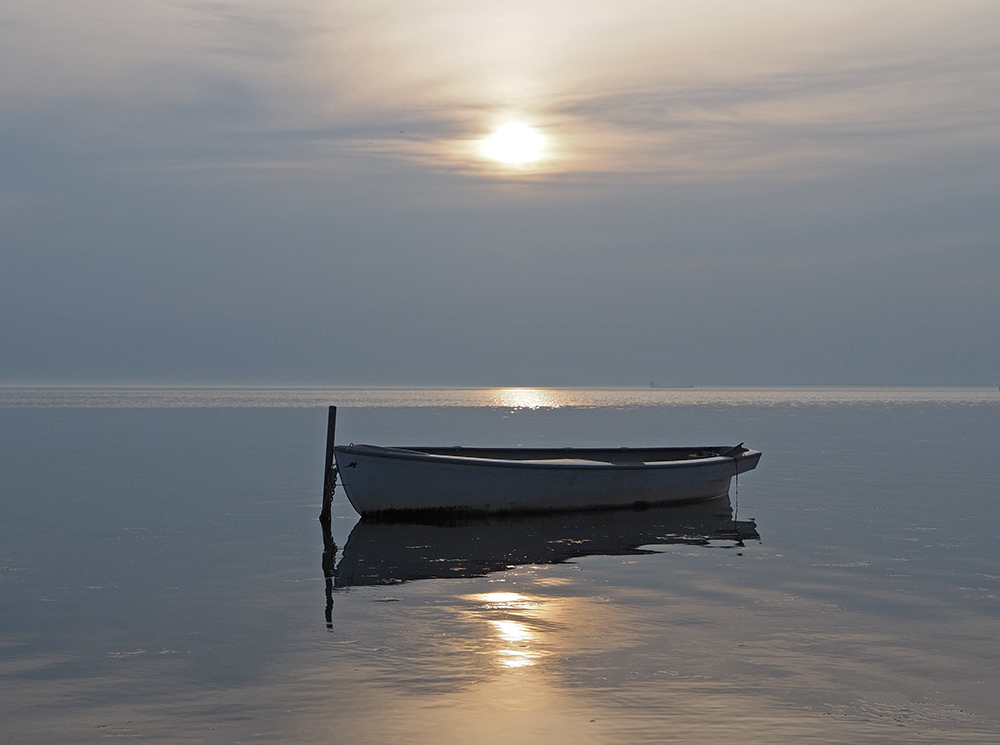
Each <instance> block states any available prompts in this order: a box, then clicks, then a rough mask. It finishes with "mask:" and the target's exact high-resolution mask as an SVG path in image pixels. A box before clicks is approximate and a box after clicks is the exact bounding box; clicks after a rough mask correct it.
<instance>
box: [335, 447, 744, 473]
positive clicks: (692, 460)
mask: <svg viewBox="0 0 1000 745" xmlns="http://www.w3.org/2000/svg"><path fill="white" fill-rule="evenodd" d="M334 449H335V451H341V452H344V453H351V454H357V455H361V456H364V457H371V458H383V459H387V460H409V461H418V462H423V463H428V464H436V465H446V464H447V465H467V466H473V467H493V468H523V469H547V470H616V471H617V470H642V471H649V470H660V469H675V468H692V467H702V466H714V465H719V464H721V463H725V462H728V461H733V462H736V463H739V461H741V460H745V459H747V458H751V457H754V456H759V455H760V453H759V452H758V451H756V450H744V451H742V452H741V453H740V454H739V455H735V456H734V455H714V456H707V457H688V458H684V459H674V460H662V461H632V462H628V461H618V462H615V461H607V460H593V461H590V462H588V460H589V459H586V458H579V459H575V458H567V456H569V455H572V454H582V453H586V452H588V451H589V452H592V453H596V452H601V453H613V452H616V451H615V450H614V449H612V448H530V449H528V450H538V451H546V452H551V453H552V454H553V456H562V458H561V459H560V458H558V457H554V458H552V459H517V458H484V457H476V456H473V455H450V454H447V455H446V454H441V453H428V452H424V451H422V450H415V449H410V448H403V447H386V446H381V445H364V444H362V445H354V444H351V445H337V446H335V448H334ZM482 449H483V450H493V451H504V450H509V451H511V452H516V451H517V449H516V448H482ZM632 449H633V450H657V449H662V450H680V451H683V450H686V449H687V448H632ZM692 449H693V448H692ZM706 449H708V448H706ZM470 450H472V448H470ZM619 450H628V449H625V448H620V449H619ZM560 460H562V462H560Z"/></svg>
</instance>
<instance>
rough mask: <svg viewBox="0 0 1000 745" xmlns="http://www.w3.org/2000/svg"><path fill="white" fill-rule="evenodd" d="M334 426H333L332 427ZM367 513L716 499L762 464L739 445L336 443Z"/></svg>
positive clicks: (350, 490)
mask: <svg viewBox="0 0 1000 745" xmlns="http://www.w3.org/2000/svg"><path fill="white" fill-rule="evenodd" d="M331 431H332V426H331ZM333 451H334V456H335V458H336V465H337V471H338V472H339V475H340V481H341V483H342V484H343V486H344V491H346V492H347V498H348V500H350V502H351V504H352V505H353V506H354V509H355V510H357V511H358V512H359V513H360V514H361V515H362V516H376V517H377V516H384V517H387V518H389V517H392V516H393V515H395V514H398V513H415V512H424V511H432V510H436V511H448V512H468V513H477V512H478V513H511V512H555V511H564V510H590V509H602V508H616V507H618V508H620V507H633V506H642V505H660V504H676V503H683V502H696V501H699V500H704V499H713V498H715V497H721V496H724V495H726V494H728V493H729V486H730V482H731V480H732V478H733V477H734V476H736V475H738V474H740V473H744V472H745V471H750V470H752V469H753V468H755V467H756V466H757V462H758V461H759V460H760V452H758V451H756V450H748V449H746V448H744V447H743V446H742V444H740V445H737V446H736V447H686V448H684V447H680V448H478V447H379V446H375V445H353V444H352V445H337V446H335V447H333Z"/></svg>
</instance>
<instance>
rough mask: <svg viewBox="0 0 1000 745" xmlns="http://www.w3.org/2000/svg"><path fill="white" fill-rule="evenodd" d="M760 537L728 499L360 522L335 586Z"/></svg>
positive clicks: (461, 574)
mask: <svg viewBox="0 0 1000 745" xmlns="http://www.w3.org/2000/svg"><path fill="white" fill-rule="evenodd" d="M745 540H760V535H759V534H758V533H757V526H756V524H755V523H754V521H753V520H741V521H736V520H734V519H733V510H732V505H731V503H730V501H729V497H728V496H725V497H720V498H717V499H712V500H709V501H705V502H698V503H694V504H687V505H678V506H670V507H648V508H645V509H618V510H605V511H594V512H567V513H558V514H541V515H524V516H514V515H509V516H499V515H497V516H493V517H488V518H476V519H471V518H470V519H458V518H454V519H448V520H438V521H430V520H427V521H420V522H374V521H369V520H366V519H362V520H361V521H360V522H359V523H358V524H357V525H355V527H354V530H353V531H351V535H350V537H349V538H348V539H347V544H346V545H345V546H344V551H343V556H342V557H341V559H340V561H339V562H338V563H337V565H336V568H335V569H333V568H331V567H329V563H330V562H325V564H324V565H325V566H326V567H327V572H328V574H327V576H328V578H329V576H330V574H333V577H332V579H333V583H332V584H333V585H334V586H335V587H355V586H364V585H385V584H393V583H398V582H408V581H412V580H418V579H440V578H447V577H457V578H464V577H481V576H484V575H486V574H489V573H490V572H498V571H503V570H505V569H509V568H511V567H514V566H518V565H522V564H558V563H562V562H566V561H570V560H572V559H576V558H579V557H582V556H595V555H604V556H623V555H634V554H645V553H657V551H656V550H655V549H653V548H645V547H649V546H656V545H666V544H689V545H712V544H718V545H723V546H732V547H739V546H742V545H743V541H745Z"/></svg>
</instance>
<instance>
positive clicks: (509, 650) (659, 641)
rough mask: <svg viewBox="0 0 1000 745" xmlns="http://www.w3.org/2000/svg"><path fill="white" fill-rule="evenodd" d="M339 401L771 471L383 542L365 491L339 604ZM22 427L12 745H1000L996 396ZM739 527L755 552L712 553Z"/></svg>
mask: <svg viewBox="0 0 1000 745" xmlns="http://www.w3.org/2000/svg"><path fill="white" fill-rule="evenodd" d="M331 403H332V404H338V405H339V406H340V407H341V408H340V410H339V415H338V432H339V433H340V437H339V439H340V440H341V441H344V442H347V441H356V442H374V443H383V444H394V443H427V444H463V445H517V444H521V445H525V446H529V445H569V446H582V445H636V446H638V445H653V444H678V445H686V444H699V443H716V444H717V443H724V442H732V443H733V444H735V443H736V442H739V441H746V443H747V445H748V446H750V447H753V448H756V449H760V450H762V451H763V453H764V456H763V459H762V460H761V464H760V466H759V467H758V469H757V470H756V471H754V472H751V473H749V474H745V475H744V476H743V477H741V478H740V481H739V484H738V490H734V491H733V493H731V495H730V500H729V503H726V502H724V501H722V502H720V503H718V504H716V505H714V506H712V507H710V508H707V509H705V510H702V511H701V512H698V511H697V510H695V511H694V513H691V514H681V513H677V514H673V513H670V512H669V511H667V513H666V514H664V512H663V511H662V510H650V511H647V512H646V513H645V514H644V513H630V512H627V513H623V514H620V515H616V516H615V517H613V518H612V517H611V516H608V517H607V518H606V520H604V521H602V520H601V519H599V518H596V517H588V518H574V519H565V520H561V521H560V520H557V519H547V520H542V521H538V520H535V521H526V522H525V521H522V522H521V524H518V523H517V521H499V522H497V521H492V522H488V523H485V524H482V525H474V524H473V525H470V524H462V525H453V526H427V527H426V529H421V528H420V526H405V527H395V528H382V529H374V530H373V529H372V528H371V526H366V525H363V524H362V525H358V518H357V516H356V515H355V514H354V513H353V510H351V508H350V506H349V505H348V504H347V502H346V500H345V499H344V497H343V494H342V493H341V492H340V491H339V490H338V494H337V497H336V499H335V503H334V520H333V538H334V540H335V541H336V543H337V545H338V547H339V549H340V550H339V551H338V554H337V557H336V561H337V563H338V564H339V566H340V568H343V569H344V572H343V574H341V573H339V572H338V575H337V577H336V582H335V583H333V582H332V583H331V584H335V586H334V587H333V588H332V590H331V593H330V596H329V597H330V599H332V601H333V603H332V607H328V596H327V587H326V585H327V582H326V578H325V577H324V573H323V562H322V552H323V540H322V534H321V532H320V527H319V523H318V521H317V520H316V516H317V514H318V512H319V507H320V500H321V486H322V463H323V448H324V438H325V430H326V411H325V406H326V405H327V404H331ZM0 407H2V408H0V473H2V474H3V478H2V482H0V508H2V510H3V513H2V514H3V516H4V518H3V522H2V528H0V650H2V652H0V716H2V719H3V722H4V728H5V741H7V742H12V743H43V742H45V743H51V742H90V741H95V742H96V741H103V740H104V739H105V738H107V737H120V736H132V737H139V738H142V739H145V740H151V741H161V742H258V741H275V740H280V741H285V742H329V743H340V742H345V743H346V742H353V743H359V742H360V743H367V742H371V743H376V742H385V741H392V742H412V743H424V742H426V743H431V742H435V743H440V742H454V743H466V742H469V743H472V742H476V743H491V742H532V741H538V742H573V743H579V742H589V743H621V742H638V743H642V742H649V743H654V742H656V743H661V742H702V741H704V742H709V741H713V742H714V741H718V740H720V739H723V738H733V737H753V738H755V739H760V740H762V741H767V742H801V741H815V742H844V743H848V742H850V743H859V742H872V743H879V742H900V743H903V742H907V743H909V742H915V741H917V742H919V741H928V742H948V741H953V742H966V743H968V742H983V743H986V742H990V743H993V742H996V741H997V740H998V737H1000V712H998V710H997V705H996V703H995V702H996V701H997V700H1000V673H998V672H997V671H998V670H1000V642H998V641H997V640H998V639H1000V612H998V601H1000V552H998V550H997V548H996V540H995V537H994V528H995V526H996V525H997V524H998V518H1000V508H998V506H997V492H998V487H997V484H998V483H1000V459H997V457H996V455H995V452H994V451H995V444H996V443H997V442H1000V416H998V415H1000V394H998V393H997V392H996V391H991V390H988V389H946V390H936V389H929V390H893V389H885V390H883V389H872V390H851V389H834V390H819V389H815V390H791V391H788V390H698V389H677V390H669V389H640V390H634V391H629V390H602V391H580V390H571V391H564V390H525V389H500V390H497V389H489V390H485V389H484V390H464V391H447V390H420V391H405V390H392V391H361V390H351V391H347V390H335V391H331V390H304V389H302V390H293V391H284V390H254V391H248V390H223V389H200V390H194V389H180V390H165V389H161V390H148V389H131V390H116V389H91V390H81V389H64V390H54V389H47V390H38V389H18V390H13V389H6V390H2V391H0ZM732 508H736V510H737V511H738V518H739V520H740V521H741V522H746V521H749V520H750V519H751V518H753V519H754V521H755V524H756V530H757V532H758V533H759V536H760V537H759V540H758V539H755V538H752V537H748V536H734V535H732V534H726V533H724V532H723V533H720V534H716V533H713V532H712V531H713V530H715V529H716V528H717V527H718V523H719V522H720V521H724V520H728V519H729V516H730V515H731V510H732ZM686 509H689V511H690V508H686ZM621 535H627V536H628V540H627V541H625V542H624V543H622V542H621V541H619V540H618V539H617V538H615V539H614V540H612V538H613V537H614V536H621ZM525 536H531V537H532V540H533V541H534V542H531V541H527V540H526V538H525ZM609 536H611V537H612V538H609ZM741 538H743V540H740V539H741ZM349 539H350V540H349ZM647 541H648V542H647ZM352 546H353V548H352ZM359 556H360V557H363V561H362V560H361V559H359V558H358V557H359ZM414 556H416V557H417V558H418V559H419V561H418V562H417V568H416V570H414V571H411V572H410V573H409V574H406V575H403V574H402V573H401V571H400V569H399V567H400V566H404V567H409V568H410V569H413V566H414V564H413V561H412V558H413V557H414ZM351 562H354V563H353V564H352V563H351ZM359 562H360V564H359ZM373 562H374V563H373ZM421 562H422V563H421ZM553 562H554V563H553ZM358 566H361V567H362V568H365V567H367V569H364V571H363V572H362V571H355V573H354V574H353V575H351V577H349V576H348V571H347V570H348V569H351V567H354V569H352V571H354V570H355V569H356V568H357V567H358ZM373 566H375V567H376V569H375V570H372V569H371V567H373ZM364 572H367V574H364ZM361 574H364V577H365V579H363V580H359V579H358V577H359V576H360V575H361ZM331 579H333V578H331ZM403 579H405V580H407V581H400V580H403ZM328 610H329V617H330V621H329V625H328V623H327V618H326V613H327V611H328Z"/></svg>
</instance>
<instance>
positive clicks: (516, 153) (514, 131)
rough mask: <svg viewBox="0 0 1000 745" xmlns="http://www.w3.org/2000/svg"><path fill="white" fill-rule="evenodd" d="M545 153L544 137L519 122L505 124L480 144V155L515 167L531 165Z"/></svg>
mask: <svg viewBox="0 0 1000 745" xmlns="http://www.w3.org/2000/svg"><path fill="white" fill-rule="evenodd" d="M544 152H545V137H543V136H542V134H541V133H539V132H538V131H537V130H535V129H534V128H533V127H530V126H528V125H527V124H521V123H520V122H511V123H509V124H505V125H503V126H502V127H500V129H498V130H497V131H496V132H494V133H493V134H491V135H490V136H489V137H487V138H486V139H485V140H483V142H482V153H483V155H485V156H486V157H487V158H489V159H490V160H496V161H499V162H500V163H509V164H511V165H517V164H521V163H533V162H535V161H536V160H539V159H540V158H541V157H542V154H543V153H544Z"/></svg>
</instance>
